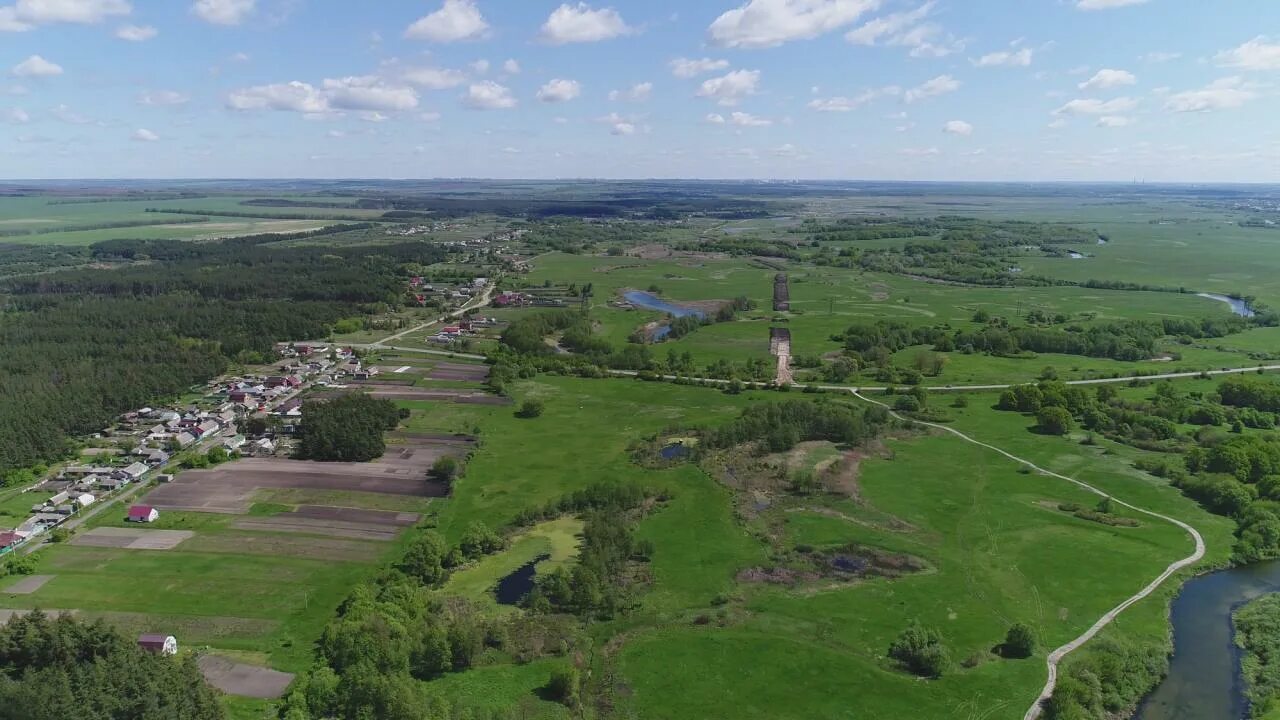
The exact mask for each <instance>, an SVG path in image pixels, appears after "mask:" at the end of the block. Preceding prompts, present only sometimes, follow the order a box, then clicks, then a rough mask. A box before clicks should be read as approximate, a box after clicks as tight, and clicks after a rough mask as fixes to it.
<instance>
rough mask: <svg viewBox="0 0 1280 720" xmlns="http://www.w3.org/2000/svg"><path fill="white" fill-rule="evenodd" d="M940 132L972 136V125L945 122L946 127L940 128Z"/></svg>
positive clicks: (957, 121)
mask: <svg viewBox="0 0 1280 720" xmlns="http://www.w3.org/2000/svg"><path fill="white" fill-rule="evenodd" d="M942 132H945V133H948V134H950V135H965V136H968V135H972V134H973V125H970V124H969V123H967V122H965V121H964V120H951V121H949V122H947V124H946V125H943V126H942Z"/></svg>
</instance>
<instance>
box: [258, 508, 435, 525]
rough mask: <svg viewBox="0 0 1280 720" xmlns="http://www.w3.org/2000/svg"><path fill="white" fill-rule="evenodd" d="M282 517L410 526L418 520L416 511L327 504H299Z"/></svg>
mask: <svg viewBox="0 0 1280 720" xmlns="http://www.w3.org/2000/svg"><path fill="white" fill-rule="evenodd" d="M283 517H299V518H309V519H312V520H339V521H342V522H356V523H368V524H370V525H387V526H391V527H410V526H412V525H413V524H414V523H416V522H418V518H419V517H420V516H419V515H418V513H411V512H404V513H402V512H387V511H385V510H361V509H358V508H344V507H329V506H327V505H300V506H298V508H297V509H295V510H294V511H293V512H291V513H285V514H284V516H283Z"/></svg>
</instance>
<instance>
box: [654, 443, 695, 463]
mask: <svg viewBox="0 0 1280 720" xmlns="http://www.w3.org/2000/svg"><path fill="white" fill-rule="evenodd" d="M658 457H661V458H662V459H663V460H679V459H681V458H686V457H689V448H688V446H687V445H685V444H684V443H671V444H670V445H667V446H666V447H664V448H662V449H661V450H659V451H658Z"/></svg>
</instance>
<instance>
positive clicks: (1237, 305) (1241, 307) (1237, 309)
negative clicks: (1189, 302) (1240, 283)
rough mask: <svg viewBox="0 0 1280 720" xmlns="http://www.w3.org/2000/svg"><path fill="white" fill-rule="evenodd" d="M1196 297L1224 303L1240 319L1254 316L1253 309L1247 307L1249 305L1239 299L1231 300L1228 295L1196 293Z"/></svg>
mask: <svg viewBox="0 0 1280 720" xmlns="http://www.w3.org/2000/svg"><path fill="white" fill-rule="evenodd" d="M1196 295H1198V296H1200V297H1202V298H1209V299H1210V300H1217V301H1218V302H1224V303H1226V304H1228V305H1230V306H1231V312H1233V313H1235V314H1237V315H1239V316H1240V317H1253V316H1254V314H1255V313H1254V312H1253V308H1251V307H1249V303H1248V302H1247V301H1244V300H1241V299H1240V298H1233V297H1230V296H1228V295H1219V294H1218V293H1196Z"/></svg>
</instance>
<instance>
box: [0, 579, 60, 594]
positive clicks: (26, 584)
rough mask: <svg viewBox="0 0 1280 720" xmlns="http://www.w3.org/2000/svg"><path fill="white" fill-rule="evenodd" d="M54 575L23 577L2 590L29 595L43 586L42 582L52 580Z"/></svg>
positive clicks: (8, 592)
mask: <svg viewBox="0 0 1280 720" xmlns="http://www.w3.org/2000/svg"><path fill="white" fill-rule="evenodd" d="M54 577H56V576H55V575H31V576H30V577H25V578H23V579H21V580H19V581H18V582H16V583H14V584H13V585H10V586H9V588H8V589H6V590H5V591H4V592H5V593H7V594H9V595H30V594H31V593H33V592H35V591H37V590H39V589H40V588H42V587H44V584H45V583H47V582H49V581H50V580H52V579H53V578H54Z"/></svg>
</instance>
